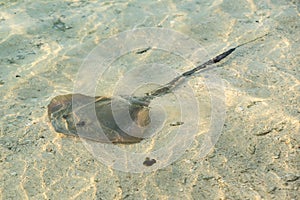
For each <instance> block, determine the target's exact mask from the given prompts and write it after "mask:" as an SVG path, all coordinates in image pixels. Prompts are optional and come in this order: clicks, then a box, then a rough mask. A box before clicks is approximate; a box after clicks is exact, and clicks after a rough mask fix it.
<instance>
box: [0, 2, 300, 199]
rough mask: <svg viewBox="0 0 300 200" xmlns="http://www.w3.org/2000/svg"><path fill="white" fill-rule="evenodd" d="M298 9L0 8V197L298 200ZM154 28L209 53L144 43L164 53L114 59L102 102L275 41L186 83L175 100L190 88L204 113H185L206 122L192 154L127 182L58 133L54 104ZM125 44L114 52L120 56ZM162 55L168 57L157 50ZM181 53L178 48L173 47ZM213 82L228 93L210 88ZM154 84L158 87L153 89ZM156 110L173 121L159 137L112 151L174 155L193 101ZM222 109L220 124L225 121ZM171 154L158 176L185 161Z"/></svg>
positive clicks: (232, 5)
mask: <svg viewBox="0 0 300 200" xmlns="http://www.w3.org/2000/svg"><path fill="white" fill-rule="evenodd" d="M299 7H300V4H299V3H298V2H297V1H284V0H282V1H277V0H274V1H251V0H250V1H245V0H239V1H233V0H220V1H219V0H214V1H209V2H202V1H188V2H181V1H158V2H155V1H128V2H127V1H117V2H108V1H107V2H103V1H101V2H100V1H99V2H98V1H90V2H85V1H74V2H72V1H51V2H50V1H44V2H35V1H31V2H11V1H4V2H2V3H0V95H1V97H2V98H1V100H0V102H1V104H0V106H1V107H0V113H1V115H0V117H1V121H0V149H1V150H0V152H1V153H0V178H1V181H0V197H1V199H254V198H257V199H271V198H274V199H298V198H299V181H300V179H299V174H300V170H299V165H300V159H299V158H300V156H299V144H300V142H299V138H300V137H299V118H300V110H299V104H300V98H299V96H300V95H299V94H300V93H299V90H300V85H299V84H300V82H299V74H300V73H299V58H300V55H299V52H300V51H299V49H300V48H299V39H300V37H299V34H297V33H299V27H300V21H299ZM150 27H156V28H160V29H171V30H173V31H176V32H178V33H181V34H184V35H185V36H186V37H187V38H191V39H193V41H195V42H196V43H197V44H199V45H200V46H201V50H200V51H196V52H195V54H193V55H190V57H189V59H186V60H185V59H184V58H183V57H182V55H178V54H176V52H178V51H179V52H180V50H184V52H185V50H186V51H188V48H187V47H191V46H190V45H187V44H189V43H188V41H189V40H187V41H186V42H184V40H182V41H178V40H173V41H172V42H167V43H166V44H164V41H168V39H170V38H171V39H172V37H171V36H170V38H169V37H167V36H168V35H154V36H153V37H150V39H149V38H148V40H149V41H150V43H151V42H152V43H151V44H153V45H152V46H155V45H156V46H158V47H159V48H158V49H153V48H152V49H150V50H147V51H145V52H143V53H141V50H138V49H136V50H135V51H131V52H128V53H127V54H125V55H121V56H120V57H118V59H115V60H114V61H113V62H112V63H111V66H110V68H108V69H107V70H106V71H105V73H104V74H103V76H102V77H101V78H100V79H99V80H95V82H94V83H95V84H96V86H97V87H96V89H95V90H93V92H94V93H95V94H96V95H105V96H112V95H114V94H115V93H116V92H120V91H118V87H122V86H124V85H125V86H126V84H125V83H128V81H129V80H133V79H132V78H134V77H136V79H137V80H139V78H141V77H144V78H148V79H150V80H152V79H153V80H155V78H157V76H158V75H162V78H157V81H158V80H159V81H162V83H166V82H168V81H170V80H171V79H172V77H171V76H172V75H171V74H168V72H170V73H171V72H172V73H182V72H184V71H186V70H189V69H191V68H192V67H193V64H194V65H196V64H199V63H202V62H204V61H206V60H208V59H209V58H212V57H214V56H216V55H218V54H220V53H222V52H224V51H226V50H228V49H229V48H231V47H235V46H236V45H238V44H241V43H243V42H247V41H249V40H252V39H254V38H256V37H259V36H261V35H264V34H266V33H268V35H266V36H265V37H264V38H262V39H260V40H257V41H255V42H253V43H250V44H247V45H245V46H242V47H240V48H238V49H237V50H236V51H234V52H233V53H232V54H231V55H230V56H229V57H228V58H226V59H224V61H222V62H220V64H218V65H217V66H218V67H217V68H213V69H211V70H208V71H205V73H203V74H199V75H198V76H197V75H196V76H194V77H192V78H191V79H189V80H188V81H187V82H185V83H184V84H183V85H181V86H182V87H181V88H179V90H178V91H180V92H179V95H182V96H184V95H186V93H184V91H185V90H184V89H185V87H189V88H190V89H191V91H192V92H193V93H194V97H193V98H195V100H196V101H197V103H198V107H197V106H196V105H195V110H196V111H199V115H198V116H197V118H194V117H193V115H190V116H189V115H187V116H189V117H190V118H186V120H185V121H184V122H185V124H187V123H188V122H190V120H196V121H198V123H197V124H196V125H197V126H196V128H197V132H196V133H195V134H194V135H193V137H192V143H191V145H190V146H189V145H187V148H186V149H184V151H183V152H182V151H181V152H177V153H178V154H180V153H182V154H183V155H182V156H181V157H179V158H176V159H175V160H174V162H172V164H170V163H168V164H167V165H166V166H165V167H164V168H162V169H158V170H155V171H152V170H149V171H152V172H147V173H127V172H123V171H118V170H115V169H114V168H113V166H107V165H105V164H104V163H105V161H103V160H102V162H100V160H99V157H100V158H101V157H102V158H103V157H104V158H109V157H110V156H112V154H107V155H104V154H105V153H104V152H99V151H94V152H93V151H92V150H91V149H89V148H87V146H86V143H85V142H84V141H81V140H80V139H76V138H73V137H64V136H62V135H61V134H58V133H56V132H55V131H54V130H53V128H52V127H51V125H50V123H49V120H48V116H47V105H48V104H49V102H50V100H51V99H52V98H53V97H55V96H57V95H60V94H68V93H72V92H73V90H74V88H76V86H77V85H75V86H74V84H75V83H76V84H83V85H84V83H86V80H89V78H87V79H86V80H84V81H83V80H82V79H80V80H78V79H77V76H78V71H79V70H80V69H81V68H80V67H82V63H83V61H84V59H85V58H87V57H88V55H90V52H91V51H92V50H93V49H94V48H95V47H97V46H99V44H101V43H102V42H104V41H105V40H106V39H110V38H112V37H113V36H114V35H116V34H120V33H122V32H124V31H130V30H136V29H139V28H146V29H147V28H150ZM155 37H157V40H155ZM162 38H163V40H162ZM127 39H128V38H127ZM160 39H161V40H160ZM175 39H176V38H175ZM128 40H130V37H129V39H128ZM148 40H147V39H145V42H149V41H148ZM126 41H127V40H121V41H119V43H118V45H120V46H116V47H114V46H109V47H107V48H108V49H109V50H112V49H115V50H116V54H118V53H119V51H120V49H122V47H123V46H124V45H125V44H126ZM139 41H140V40H139ZM158 41H159V42H158ZM122 45H123V46H122ZM162 45H165V46H163V47H164V48H168V49H171V50H172V51H165V50H164V51H163V50H161V49H160V48H162ZM167 45H170V46H167ZM176 45H178V46H179V47H181V48H176V49H172V48H173V47H177V46H176ZM184 48H187V49H184ZM103 52H105V51H103ZM107 52H110V51H107ZM136 52H140V53H136ZM153 63H155V64H161V65H164V66H168V67H169V70H165V71H164V73H162V72H161V71H157V70H153V72H151V70H150V72H151V73H150V72H147V73H148V75H145V73H143V72H145V70H146V69H147V66H148V65H149V64H153ZM143 67H144V68H143ZM141 69H143V70H141ZM144 69H145V70H144ZM134 73H136V74H140V75H138V76H136V74H134ZM155 73H157V75H156V74H155ZM151 76H152V77H151ZM212 76H216V77H218V78H219V79H220V80H222V81H223V84H222V85H218V84H216V85H207V84H208V81H207V80H208V79H209V78H210V77H212ZM126 77H127V79H126ZM128 77H129V78H130V79H128ZM92 80H94V79H92ZM124 80H125V82H124V83H123V82H122V81H124ZM80 81H82V82H80ZM142 81H143V80H142ZM162 83H160V84H162ZM130 84H131V85H130V87H127V89H128V88H129V89H130V88H131V87H132V86H133V85H134V86H135V87H136V90H137V91H136V92H137V93H143V90H144V89H145V88H147V87H144V88H140V87H139V86H138V84H135V82H130ZM151 84H152V85H151ZM151 84H150V86H149V85H148V86H149V87H150V88H151V87H154V86H155V84H157V83H151ZM221 86H222V87H224V94H222V95H223V96H222V95H221V96H218V95H215V94H218V93H215V92H214V89H215V90H217V89H220V88H221ZM87 88H88V87H87ZM124 88H126V87H124ZM124 90H125V89H124ZM124 90H123V89H122V90H121V92H123V91H124ZM86 92H88V91H86ZM216 92H217V91H216ZM175 94H176V93H175ZM223 97H224V102H223V100H222V98H223ZM212 99H213V100H216V101H212ZM160 100H161V101H160ZM160 100H157V102H156V103H157V104H154V105H164V106H165V107H164V108H163V113H167V114H168V116H169V118H168V119H169V121H168V120H166V122H164V123H163V124H162V127H163V128H162V129H163V130H161V131H160V132H158V134H157V135H156V137H153V138H150V139H146V140H144V141H142V142H141V143H139V144H135V145H131V146H130V145H129V146H124V145H123V146H122V145H116V147H119V148H120V149H127V150H130V151H138V152H151V150H153V149H159V148H161V147H170V143H169V142H170V141H172V139H173V135H172V134H170V133H171V131H170V130H171V129H174V127H175V129H176V128H177V127H176V126H174V127H172V126H169V124H170V123H176V122H177V121H180V119H178V120H177V118H176V117H177V116H178V115H180V114H182V112H183V111H186V109H184V110H180V108H182V107H180V106H184V105H187V107H186V108H187V109H188V108H190V109H191V110H190V111H189V112H187V113H188V114H189V113H191V112H192V111H193V106H194V104H193V103H192V104H189V103H190V102H187V103H185V104H182V105H179V107H176V106H175V107H176V109H174V106H172V105H174V104H173V102H176V98H175V99H174V97H173V96H172V95H169V96H166V97H164V98H162V99H160ZM169 102H170V104H168V103H169ZM214 102H215V103H214ZM216 102H217V103H216ZM218 102H221V103H222V102H223V103H224V106H223V107H222V106H221V107H222V108H223V109H222V110H217V115H215V116H217V118H214V117H213V116H214V115H213V114H212V110H213V109H214V107H213V106H216V105H219V104H218ZM154 103H155V102H154ZM175 105H176V104H175ZM188 106H190V107H188ZM154 107H155V106H154ZM158 108H159V107H158ZM177 108H179V109H178V110H177ZM224 111H226V116H225V118H224V120H225V124H224V126H223V124H222V120H220V119H219V118H218V116H219V117H220V116H222V115H218V113H219V114H220V112H224ZM157 112H158V113H159V112H160V111H159V109H158V111H157ZM156 116H157V115H154V118H155V117H156ZM158 121H159V120H158ZM213 122H216V126H217V125H220V124H221V125H222V130H221V132H220V138H218V137H213V139H211V140H207V138H206V139H205V136H206V135H207V134H208V133H209V130H217V128H215V129H214V126H211V125H212V124H214V123H213ZM193 124H195V123H193ZM188 128H191V127H190V126H189V127H188ZM192 128H195V127H192ZM189 130H190V129H184V130H183V131H182V133H189ZM193 130H194V129H193ZM164 133H165V134H164ZM180 133H181V132H180ZM214 133H215V132H213V133H212V134H214ZM218 134H219V133H217V135H218ZM213 136H216V135H213ZM218 136H219V135H218ZM214 139H216V140H214ZM217 139H218V140H217ZM180 142H182V143H181V144H180ZM185 142H186V141H181V140H179V141H177V143H176V144H180V145H179V146H177V147H176V146H175V149H178V148H179V147H180V146H184V145H185ZM214 142H217V143H216V145H215V146H214V148H213V150H212V151H210V152H207V153H209V154H208V155H205V157H204V158H200V156H201V155H202V154H201V152H205V151H203V148H205V147H207V146H205V145H208V146H209V143H212V144H214ZM168 145H169V146H168ZM203 145H204V146H203ZM111 146H112V145H111V144H108V145H104V148H111ZM91 152H93V153H94V154H93V153H91ZM174 152H176V151H165V154H164V156H162V157H160V158H156V159H157V163H155V164H154V165H153V166H160V165H162V166H163V164H162V163H163V161H164V160H168V159H170V160H172V159H171V155H175V154H177V153H174ZM95 153H96V154H97V155H95ZM101 154H103V155H101ZM151 158H152V157H151ZM136 159H137V161H136V160H135V161H134V162H133V165H134V166H135V162H136V165H137V166H140V167H144V169H146V170H145V171H147V170H148V169H151V167H150V168H149V167H147V166H143V165H142V163H143V161H144V159H142V160H140V158H139V157H136ZM125 161H128V162H129V161H130V160H126V159H125ZM139 169H140V168H139Z"/></svg>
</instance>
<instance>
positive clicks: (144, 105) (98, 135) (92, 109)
mask: <svg viewBox="0 0 300 200" xmlns="http://www.w3.org/2000/svg"><path fill="white" fill-rule="evenodd" d="M266 35H267V34H266ZM264 36H265V35H263V36H261V37H258V38H256V39H254V40H251V41H249V42H246V43H243V44H240V45H238V46H236V47H234V48H231V49H229V50H227V51H225V52H223V53H221V54H219V55H217V56H216V57H214V58H212V59H210V60H208V61H207V62H205V63H203V64H201V65H199V66H197V67H195V68H193V69H191V70H189V71H186V72H184V73H182V74H181V75H179V76H177V77H175V78H174V79H173V80H171V81H170V82H168V83H167V84H165V85H163V86H162V87H159V88H158V89H155V90H153V91H151V92H149V93H146V94H145V96H143V97H126V98H108V97H101V96H97V97H90V96H86V95H82V94H67V95H60V96H57V97H55V98H53V99H52V100H51V102H50V104H49V105H48V116H49V119H50V121H51V124H52V125H53V127H54V129H55V131H56V132H59V133H63V134H66V135H73V136H80V137H82V138H85V139H90V140H94V141H99V142H112V143H137V142H140V141H141V140H142V139H143V138H144V137H143V136H144V135H143V133H144V130H145V127H146V126H147V125H148V124H149V123H150V117H149V109H150V108H149V104H150V102H151V100H153V99H154V98H157V97H160V96H162V95H165V94H167V93H169V92H172V91H173V90H174V88H175V87H176V86H178V85H179V84H180V82H181V81H183V80H185V79H186V78H188V77H190V76H191V75H194V74H195V73H196V72H199V71H200V70H201V69H204V68H206V67H207V66H209V65H212V64H215V63H218V62H220V61H221V60H223V59H224V58H226V57H227V56H228V55H230V54H231V53H232V52H234V51H235V50H236V49H237V48H238V47H241V46H243V45H245V44H248V43H250V42H253V41H255V40H258V39H259V38H262V37H264ZM74 100H75V101H74ZM112 102H114V105H113V104H112ZM74 103H76V104H78V105H74ZM113 106H114V109H117V110H120V111H121V112H117V113H118V114H120V115H121V116H122V114H123V113H126V112H127V113H129V116H130V118H131V119H130V120H128V121H126V120H125V123H123V122H122V128H120V126H119V124H118V122H120V121H123V120H122V117H121V118H120V117H118V120H116V116H115V115H114V114H116V113H115V112H114V111H113ZM115 107H116V108H115ZM74 108H75V109H74ZM93 113H95V114H94V115H93ZM120 119H121V120H120ZM99 130H101V131H99Z"/></svg>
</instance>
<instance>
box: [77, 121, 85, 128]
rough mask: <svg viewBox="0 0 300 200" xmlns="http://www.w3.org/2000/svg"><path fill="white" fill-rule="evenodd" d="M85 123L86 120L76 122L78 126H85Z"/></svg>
mask: <svg viewBox="0 0 300 200" xmlns="http://www.w3.org/2000/svg"><path fill="white" fill-rule="evenodd" d="M84 125H85V121H80V122H78V123H77V124H76V126H79V127H83V126H84Z"/></svg>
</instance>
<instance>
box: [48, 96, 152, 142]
mask: <svg viewBox="0 0 300 200" xmlns="http://www.w3.org/2000/svg"><path fill="white" fill-rule="evenodd" d="M112 101H114V104H116V105H117V108H115V109H123V110H127V111H128V112H129V115H130V118H131V120H129V121H128V122H127V124H126V127H127V129H130V131H131V134H130V135H129V134H127V133H126V132H125V130H122V129H121V128H120V127H119V125H118V122H117V121H116V117H115V116H114V113H113V112H114V111H113V109H112ZM74 104H77V105H74ZM93 113H95V115H93ZM48 117H49V120H50V121H51V124H52V126H53V127H54V129H55V131H56V132H58V133H63V134H66V135H72V136H80V137H82V138H85V139H90V140H94V141H98V142H103V143H108V142H112V143H136V142H140V141H141V140H142V139H143V137H142V134H143V130H144V127H145V126H147V125H148V124H149V123H150V117H149V107H148V106H147V105H144V104H140V103H135V102H131V101H129V100H127V99H123V98H118V99H114V100H113V99H112V98H107V97H100V96H97V97H89V96H86V95H82V94H67V95H60V96H56V97H55V98H53V99H52V100H51V102H50V104H49V105H48ZM131 127H133V128H131Z"/></svg>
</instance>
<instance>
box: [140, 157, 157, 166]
mask: <svg viewBox="0 0 300 200" xmlns="http://www.w3.org/2000/svg"><path fill="white" fill-rule="evenodd" d="M154 163H156V160H155V159H150V158H149V157H146V158H145V161H144V162H143V165H145V166H147V167H149V166H152V165H153V164H154Z"/></svg>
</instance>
